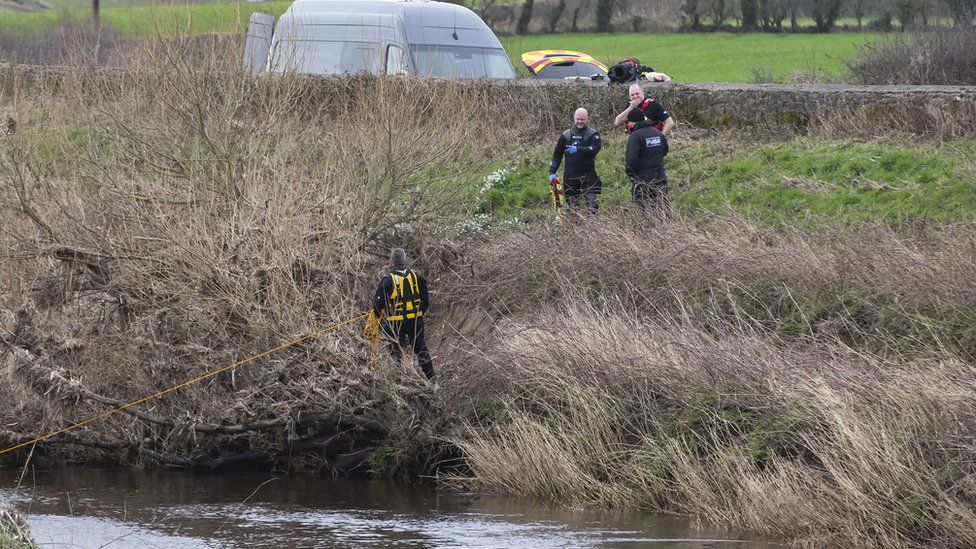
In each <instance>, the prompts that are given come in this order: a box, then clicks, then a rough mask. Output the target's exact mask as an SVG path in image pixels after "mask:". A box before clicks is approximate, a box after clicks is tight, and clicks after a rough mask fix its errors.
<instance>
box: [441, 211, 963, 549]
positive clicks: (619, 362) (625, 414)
mask: <svg viewBox="0 0 976 549" xmlns="http://www.w3.org/2000/svg"><path fill="white" fill-rule="evenodd" d="M972 246H973V242H972V240H971V232H969V230H966V231H960V232H958V233H956V232H955V231H953V230H948V231H945V232H943V231H927V232H925V233H924V234H915V235H912V236H911V237H906V236H905V235H896V234H892V233H890V232H888V231H883V230H874V231H866V232H864V233H863V234H839V235H830V237H829V238H824V237H823V236H822V235H821V236H819V237H816V236H811V235H803V234H800V233H797V234H783V233H773V232H769V231H764V230H760V229H755V228H753V227H749V226H748V225H744V224H740V223H735V222H722V223H709V224H707V225H704V226H697V227H696V226H692V225H689V224H686V223H670V224H658V225H657V226H654V227H653V228H652V227H649V226H647V225H646V224H643V223H637V224H634V223H631V222H626V221H625V222H617V223H601V224H590V225H584V226H581V227H578V228H572V229H570V230H567V231H565V232H564V233H562V234H559V235H556V236H551V237H549V238H545V239H538V238H535V237H534V236H533V235H511V236H510V237H509V238H508V239H505V240H503V241H500V242H497V243H495V244H494V245H492V246H487V247H485V248H483V249H481V250H479V252H478V253H476V254H474V256H475V259H474V261H473V266H472V271H473V272H475V273H478V277H479V278H478V279H477V280H476V281H475V282H473V283H472V282H467V283H468V284H471V285H473V286H475V287H477V288H479V289H481V290H482V291H483V292H484V294H481V295H478V294H477V292H476V294H475V296H473V297H471V301H468V302H465V303H464V304H463V305H462V306H464V307H475V308H479V307H480V308H483V309H486V310H487V311H488V312H487V316H492V317H494V318H495V319H496V320H495V321H494V322H493V325H492V327H491V329H490V330H487V331H482V332H481V333H480V334H477V333H475V334H471V335H469V336H468V339H467V341H466V342H464V343H462V344H459V345H457V348H456V349H455V350H454V353H453V354H452V355H451V357H452V358H451V360H452V363H453V365H454V368H453V370H454V374H453V375H454V376H456V380H455V382H454V383H456V384H457V387H458V388H459V389H458V390H456V391H455V392H454V393H452V395H453V397H452V398H451V399H450V404H449V407H450V408H451V409H453V410H456V411H457V412H456V413H457V414H458V415H459V416H461V417H465V418H467V420H466V421H465V422H464V423H463V424H462V426H461V427H460V428H459V430H458V431H457V432H456V434H455V441H456V443H457V444H458V445H459V446H460V447H461V448H462V450H463V452H464V455H465V456H466V458H467V461H468V463H469V464H470V466H471V468H472V471H473V473H472V475H471V477H469V478H463V479H458V481H459V482H461V483H462V484H464V485H465V486H468V487H471V486H473V487H476V488H478V489H483V490H490V491H496V492H503V493H511V494H522V495H530V496H534V497H537V498H540V499H542V500H546V501H558V502H568V503H570V504H575V505H594V504H595V505H604V506H612V507H637V508H641V509H647V510H655V511H665V512H675V513H681V514H690V515H693V516H697V517H699V518H701V519H702V520H705V521H708V522H712V523H718V524H724V525H729V526H735V527H739V528H746V529H749V530H752V531H755V532H758V533H761V534H763V535H767V536H770V537H773V538H780V539H788V540H791V541H794V542H798V543H800V544H804V545H810V546H824V545H829V546H879V547H904V546H953V547H966V546H970V545H971V544H972V543H973V542H974V539H976V527H974V525H976V522H974V521H973V518H974V517H976V515H974V508H976V498H974V496H976V492H974V491H973V489H974V487H976V486H974V485H973V483H972V479H973V478H974V477H973V473H974V463H973V461H972V459H971V456H972V455H973V452H974V450H976V446H974V444H973V441H974V434H976V431H974V429H976V422H974V420H976V416H974V415H973V412H972V410H973V404H974V402H973V400H974V398H976V391H974V389H976V387H974V384H973V377H972V372H973V357H972V346H971V342H970V343H965V344H964V343H963V342H961V341H953V340H952V338H953V337H955V336H954V335H953V334H954V333H955V332H954V327H953V326H952V324H953V323H954V322H956V319H957V318H959V317H960V316H962V317H967V315H968V318H969V319H970V322H971V319H972V316H971V314H972V309H971V307H972V304H973V303H974V300H973V298H974V293H973V290H974V288H973V286H972V284H971V282H970V281H971V279H972V274H973V270H974V269H976V260H974V255H973V254H972V253H971V250H972ZM469 295H470V294H469ZM791 311H792V312H791ZM787 322H788V323H789V324H790V325H789V326H784V324H785V323H787ZM793 322H800V323H802V326H792V323H793Z"/></svg>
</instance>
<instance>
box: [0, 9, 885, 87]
mask: <svg viewBox="0 0 976 549" xmlns="http://www.w3.org/2000/svg"><path fill="white" fill-rule="evenodd" d="M144 2H145V0H112V1H109V2H108V3H107V4H106V6H108V7H105V8H103V9H102V21H103V23H104V24H105V25H107V26H109V27H112V28H114V29H117V30H118V31H119V32H121V34H122V35H123V36H130V37H131V36H140V35H146V34H153V33H158V34H163V35H166V34H174V33H181V32H188V33H191V34H199V33H214V32H217V33H226V32H239V31H241V30H242V29H243V28H244V27H245V25H246V23H247V20H248V18H249V17H250V14H251V13H252V12H254V11H260V12H264V13H270V14H273V15H276V16H277V15H280V14H281V13H283V12H284V11H285V9H287V7H288V6H289V4H290V2H288V1H276V2H263V3H254V4H251V3H246V2H212V3H202V4H196V5H192V6H187V5H179V4H177V5H169V6H160V5H142V4H144ZM86 4H87V3H86ZM53 5H56V6H57V8H58V9H55V10H51V11H47V12H37V13H12V12H6V13H3V16H2V17H0V32H10V33H17V32H20V33H34V32H40V31H43V30H45V29H48V28H52V27H56V26H57V25H59V24H61V23H63V22H64V21H65V20H67V19H84V18H86V17H88V16H90V10H88V9H87V8H81V7H75V8H70V7H69V6H70V5H76V6H77V2H75V3H73V4H69V3H67V2H66V1H65V0H54V4H53ZM879 36H880V35H878V34H871V33H863V34H856V33H840V34H830V35H814V34H784V35H773V34H761V33H753V34H734V33H699V34H634V33H618V34H554V35H540V36H503V37H501V41H502V44H503V45H504V46H505V49H506V51H508V54H509V56H510V57H511V59H512V64H513V65H515V66H516V67H517V68H519V70H520V73H521V74H522V76H527V75H528V73H527V71H525V70H524V69H523V68H521V61H520V58H521V54H522V53H524V52H526V51H530V50H538V49H573V50H581V51H584V52H586V53H589V54H590V55H593V56H595V57H597V58H598V59H600V60H602V61H604V62H606V63H608V64H609V63H613V62H615V61H617V60H620V59H622V58H624V57H629V56H636V57H639V58H640V59H641V60H642V61H643V62H644V63H646V64H649V65H651V66H653V67H654V68H655V69H657V70H659V71H662V72H665V73H667V74H669V75H670V76H671V78H673V79H674V80H678V81H683V82H709V81H712V82H752V81H754V80H755V78H756V74H757V73H758V74H762V75H764V77H765V78H768V79H770V80H773V81H789V80H790V79H791V78H792V77H793V75H794V74H796V73H803V74H805V75H813V76H815V77H817V78H819V79H827V80H829V79H834V78H839V77H841V76H842V75H843V72H844V69H845V67H844V61H845V60H846V59H849V58H850V57H851V56H853V55H854V54H855V53H856V50H857V47H858V46H860V45H864V44H867V43H869V42H871V41H873V40H875V39H877V38H878V37H879Z"/></svg>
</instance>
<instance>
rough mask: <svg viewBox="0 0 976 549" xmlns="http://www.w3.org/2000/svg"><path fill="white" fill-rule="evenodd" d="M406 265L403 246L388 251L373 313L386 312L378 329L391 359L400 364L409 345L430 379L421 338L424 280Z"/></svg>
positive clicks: (425, 305)
mask: <svg viewBox="0 0 976 549" xmlns="http://www.w3.org/2000/svg"><path fill="white" fill-rule="evenodd" d="M406 265H407V252H405V251H404V250H403V249H402V248H396V249H395V250H393V251H392V252H391V253H390V263H389V267H390V272H389V274H387V275H385V276H384V277H383V278H382V279H380V285H379V287H378V288H376V295H375V296H374V297H373V314H374V315H376V316H380V315H381V314H382V313H384V312H385V313H386V318H385V319H384V320H383V324H382V328H381V331H382V334H383V337H384V339H386V340H387V346H388V347H389V350H390V354H391V355H392V356H393V360H394V361H395V362H396V363H397V364H401V363H402V361H403V349H404V347H410V348H412V349H413V352H414V353H415V354H416V355H417V360H418V362H419V363H420V368H421V370H423V371H424V375H425V376H427V379H428V380H430V381H433V380H434V363H433V361H432V360H431V358H430V351H429V350H427V343H426V342H425V341H424V314H425V313H426V312H427V311H428V308H429V306H430V300H429V296H428V293H427V279H426V278H424V277H423V275H421V274H420V273H418V272H416V271H414V270H413V269H409V268H407V266H406Z"/></svg>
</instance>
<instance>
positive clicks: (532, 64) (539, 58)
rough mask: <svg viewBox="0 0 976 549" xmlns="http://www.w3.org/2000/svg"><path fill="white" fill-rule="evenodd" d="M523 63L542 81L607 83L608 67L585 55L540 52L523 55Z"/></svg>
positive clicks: (576, 52) (571, 52)
mask: <svg viewBox="0 0 976 549" xmlns="http://www.w3.org/2000/svg"><path fill="white" fill-rule="evenodd" d="M522 63H523V64H524V65H525V67H526V68H527V69H529V72H531V73H532V76H534V77H536V78H540V79H561V80H603V81H607V80H608V78H609V77H608V76H607V66H606V65H604V64H603V63H601V62H599V61H597V60H596V59H594V58H592V57H590V56H589V55H587V54H585V53H581V52H578V51H569V50H539V51H530V52H526V53H523V54H522Z"/></svg>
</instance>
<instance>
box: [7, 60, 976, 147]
mask: <svg viewBox="0 0 976 549" xmlns="http://www.w3.org/2000/svg"><path fill="white" fill-rule="evenodd" d="M73 70H74V71H77V70H78V69H73ZM100 72H102V74H103V75H104V77H105V78H126V77H131V76H133V75H132V74H131V73H130V74H123V73H120V72H118V71H108V70H105V69H100ZM63 74H64V71H62V70H60V69H58V68H51V67H28V66H23V65H21V66H16V67H15V66H11V65H0V107H2V104H3V102H6V101H9V99H10V97H12V96H13V95H14V93H13V90H14V88H17V89H20V90H24V89H30V88H31V87H34V86H39V85H47V86H46V87H47V88H48V89H51V88H52V87H53V88H56V85H55V86H50V84H51V83H52V82H55V83H56V82H57V81H58V80H59V79H61V78H62V77H63V76H62V75H63ZM157 76H158V75H157ZM211 77H219V75H215V76H211ZM150 78H151V76H150ZM86 80H89V81H90V80H91V79H90V78H86ZM376 82H377V80H376V77H373V76H355V77H344V78H340V77H308V78H307V79H305V80H304V83H303V84H302V85H303V86H304V89H305V90H307V93H305V94H304V98H303V99H304V102H305V103H307V104H313V105H314V104H321V103H324V102H336V101H341V98H342V97H343V96H344V95H345V94H355V93H357V89H358V88H360V87H362V86H372V85H376ZM386 82H390V81H389V80H387V81H386ZM393 82H395V83H396V82H399V84H398V85H401V86H403V88H404V89H412V90H418V89H419V90H424V89H426V88H425V87H426V86H455V87H461V88H463V89H464V91H465V94H467V95H474V96H477V97H478V101H477V103H478V104H479V108H478V109H476V110H475V112H468V113H463V112H459V113H458V114H459V117H461V118H462V119H463V118H464V117H465V116H487V117H491V118H492V119H493V120H497V121H498V123H499V124H500V125H503V126H505V127H506V128H512V129H514V130H516V131H517V132H519V133H532V134H550V133H551V132H553V131H556V130H557V129H560V128H563V127H568V126H569V124H570V121H571V118H572V114H573V111H574V110H575V108H576V107H578V106H583V107H586V108H588V109H589V110H590V113H591V120H592V125H593V126H595V127H598V128H601V129H604V130H606V129H609V126H610V125H611V124H612V120H613V117H614V116H615V115H616V113H618V112H620V110H622V109H623V107H624V106H625V105H626V104H627V101H628V100H627V86H625V85H606V84H590V83H578V82H573V83H567V82H552V81H538V80H519V81H517V82H515V83H511V82H487V81H476V82H456V81H417V80H413V83H411V82H410V81H404V80H401V81H397V80H394V81H393ZM418 82H420V83H419V84H418ZM644 88H645V89H646V90H647V93H648V95H649V96H650V97H655V98H657V99H658V100H660V101H661V102H662V104H664V105H665V107H666V108H668V109H669V110H670V111H671V112H672V114H673V115H674V116H675V119H676V120H677V121H678V122H679V124H681V125H683V126H684V127H688V126H694V127H700V128H714V127H720V128H730V129H746V128H748V129H752V130H756V129H760V130H766V131H771V132H784V131H786V132H799V133H805V132H810V131H815V130H817V131H826V132H841V133H842V134H844V135H880V134H884V133H888V132H891V131H902V132H908V133H914V134H918V135H924V136H928V137H938V138H947V137H962V136H967V137H976V87H964V86H849V85H836V84H716V83H674V82H672V83H667V84H644ZM21 95H23V94H21Z"/></svg>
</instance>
